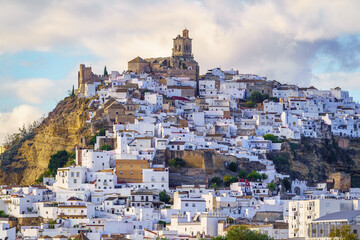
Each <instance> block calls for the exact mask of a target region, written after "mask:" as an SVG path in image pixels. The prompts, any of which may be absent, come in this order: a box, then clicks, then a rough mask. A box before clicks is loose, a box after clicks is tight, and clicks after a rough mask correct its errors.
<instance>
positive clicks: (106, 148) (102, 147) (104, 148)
mask: <svg viewBox="0 0 360 240" xmlns="http://www.w3.org/2000/svg"><path fill="white" fill-rule="evenodd" d="M113 149H114V148H113V147H112V146H111V145H109V144H104V145H102V146H101V147H100V150H103V151H110V150H113Z"/></svg>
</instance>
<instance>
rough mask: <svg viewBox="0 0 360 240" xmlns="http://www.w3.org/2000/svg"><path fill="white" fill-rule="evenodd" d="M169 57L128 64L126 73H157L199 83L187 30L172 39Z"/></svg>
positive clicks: (132, 61) (197, 67) (140, 59)
mask: <svg viewBox="0 0 360 240" xmlns="http://www.w3.org/2000/svg"><path fill="white" fill-rule="evenodd" d="M173 44H174V45H173V49H172V55H171V56H170V57H159V58H145V59H143V58H141V57H136V58H134V59H133V60H131V61H129V62H128V71H129V72H134V73H157V74H160V75H161V76H163V77H178V78H189V79H190V80H192V81H196V82H197V83H198V81H199V65H198V63H197V62H196V61H195V60H194V56H193V54H192V39H191V38H189V30H187V29H184V30H183V32H182V36H180V35H178V36H177V37H176V38H174V39H173Z"/></svg>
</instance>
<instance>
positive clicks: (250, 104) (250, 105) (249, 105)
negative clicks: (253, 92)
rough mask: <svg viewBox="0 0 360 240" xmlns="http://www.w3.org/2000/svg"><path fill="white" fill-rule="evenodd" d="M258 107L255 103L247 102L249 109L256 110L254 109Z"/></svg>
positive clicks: (246, 105)
mask: <svg viewBox="0 0 360 240" xmlns="http://www.w3.org/2000/svg"><path fill="white" fill-rule="evenodd" d="M256 106H257V104H256V103H254V102H253V101H247V102H246V103H245V107H248V108H254V107H256Z"/></svg>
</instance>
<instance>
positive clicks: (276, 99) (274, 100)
mask: <svg viewBox="0 0 360 240" xmlns="http://www.w3.org/2000/svg"><path fill="white" fill-rule="evenodd" d="M269 100H270V101H273V102H279V98H277V97H270V98H269Z"/></svg>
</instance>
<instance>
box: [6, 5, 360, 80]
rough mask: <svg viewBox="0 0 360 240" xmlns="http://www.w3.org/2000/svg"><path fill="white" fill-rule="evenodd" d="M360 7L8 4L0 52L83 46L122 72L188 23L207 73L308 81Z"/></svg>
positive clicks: (354, 29) (354, 28)
mask: <svg viewBox="0 0 360 240" xmlns="http://www.w3.org/2000/svg"><path fill="white" fill-rule="evenodd" d="M359 8H360V1H357V0H349V1H327V0H319V1H315V2H314V1H312V0H304V1H292V0H281V1H262V0H259V1H215V0H212V1H190V0H180V1H120V2H119V1H115V0H113V1H107V2H106V4H104V3H99V2H98V1H95V0H89V1H86V3H84V2H83V1H81V0H75V1H46V2H43V1H32V2H31V4H29V3H28V4H24V2H23V1H7V2H2V3H0V20H1V18H2V19H4V21H0V33H1V34H2V36H6V37H3V38H1V39H0V52H1V51H20V50H26V49H31V50H34V49H37V50H47V49H54V48H57V47H59V46H66V45H75V46H84V47H85V48H86V49H88V50H89V51H90V52H91V53H93V54H95V55H97V56H100V57H101V58H102V61H100V62H98V63H93V66H94V70H95V71H98V72H101V71H102V68H103V66H104V65H105V64H106V65H107V66H108V69H112V70H122V69H125V68H126V67H127V61H128V60H130V59H132V58H133V57H136V56H138V55H140V56H143V57H151V56H167V55H170V54H171V48H172V41H171V39H172V38H173V37H175V36H176V35H177V34H178V33H180V31H181V30H182V29H183V28H184V27H187V28H189V29H190V35H191V37H192V38H193V39H194V43H193V44H194V54H195V58H196V59H197V60H198V62H199V63H200V66H201V71H202V72H205V71H206V69H208V68H211V67H215V66H222V67H223V68H230V67H235V68H239V69H240V70H241V71H242V72H253V73H259V74H262V75H268V76H269V77H270V78H276V79H278V80H280V81H281V80H282V81H290V82H295V81H297V80H298V78H299V77H302V78H307V79H310V78H311V65H310V63H309V61H310V59H311V58H313V56H314V54H315V53H316V51H317V50H318V48H319V46H318V45H316V43H317V42H319V41H324V40H329V39H330V40H331V39H334V38H336V37H338V36H342V35H344V34H356V33H359V32H360V25H359V24H354V23H356V22H359V21H360V15H359V14H358V9H359ZM15 11H16V14H14V12H15ZM5 20H6V21H5ZM25 22H26V24H23V23H25ZM95 64H96V65H95ZM285 68H286V70H285ZM308 81H309V80H308Z"/></svg>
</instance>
